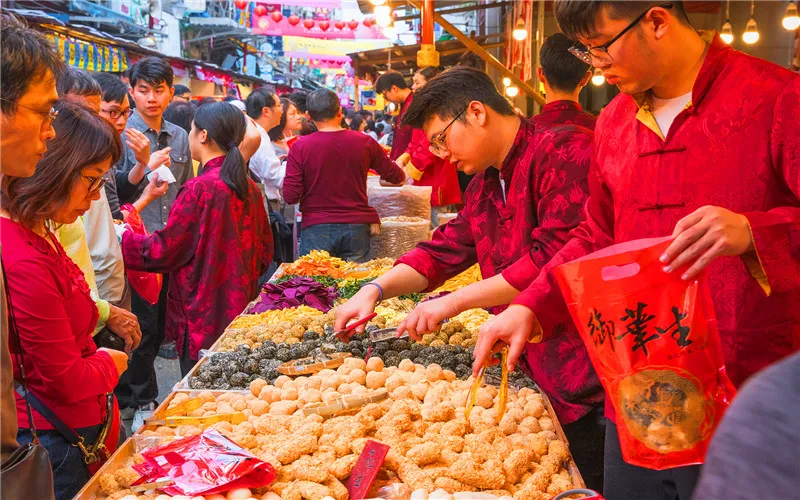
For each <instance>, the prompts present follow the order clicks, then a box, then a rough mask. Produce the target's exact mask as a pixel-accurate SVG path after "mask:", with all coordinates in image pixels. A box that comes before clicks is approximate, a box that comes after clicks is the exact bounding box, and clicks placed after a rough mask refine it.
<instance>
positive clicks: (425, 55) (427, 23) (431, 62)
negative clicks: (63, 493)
mask: <svg viewBox="0 0 800 500" xmlns="http://www.w3.org/2000/svg"><path fill="white" fill-rule="evenodd" d="M416 7H417V8H419V6H416ZM421 11H422V43H421V44H420V48H419V52H417V66H418V67H420V68H424V67H426V66H439V53H438V52H436V43H435V42H434V41H433V16H434V12H433V0H423V3H422V9H421ZM390 53H391V52H390Z"/></svg>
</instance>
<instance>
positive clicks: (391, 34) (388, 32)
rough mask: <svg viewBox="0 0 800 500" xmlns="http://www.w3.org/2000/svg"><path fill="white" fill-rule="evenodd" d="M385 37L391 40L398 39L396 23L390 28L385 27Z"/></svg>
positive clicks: (392, 23)
mask: <svg viewBox="0 0 800 500" xmlns="http://www.w3.org/2000/svg"><path fill="white" fill-rule="evenodd" d="M383 36H385V37H386V38H388V39H390V40H394V39H395V38H397V29H396V28H395V27H394V22H391V23H390V24H389V25H388V26H384V27H383Z"/></svg>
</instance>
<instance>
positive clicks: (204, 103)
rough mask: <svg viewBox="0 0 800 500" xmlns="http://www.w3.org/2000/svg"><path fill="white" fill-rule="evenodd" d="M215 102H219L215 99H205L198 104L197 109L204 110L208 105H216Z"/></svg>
mask: <svg viewBox="0 0 800 500" xmlns="http://www.w3.org/2000/svg"><path fill="white" fill-rule="evenodd" d="M215 102H217V100H216V99H214V98H213V97H210V96H209V97H203V98H202V99H200V104H198V105H197V107H198V108H202V107H203V106H205V105H206V104H214V103H215Z"/></svg>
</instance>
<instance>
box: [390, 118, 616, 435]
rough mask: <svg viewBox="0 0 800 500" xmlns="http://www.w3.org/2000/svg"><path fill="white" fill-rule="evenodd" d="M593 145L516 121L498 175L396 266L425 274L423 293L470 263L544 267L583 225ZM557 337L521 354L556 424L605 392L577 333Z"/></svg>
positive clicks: (489, 267) (495, 268)
mask: <svg viewBox="0 0 800 500" xmlns="http://www.w3.org/2000/svg"><path fill="white" fill-rule="evenodd" d="M591 138H592V133H591V132H590V131H589V130H586V129H583V128H581V127H576V126H574V125H566V126H563V127H552V128H546V127H542V128H536V127H534V125H533V124H532V123H530V122H527V121H523V120H520V129H519V132H518V133H517V136H516V138H515V140H514V144H513V146H512V148H511V151H510V152H509V153H508V156H507V157H506V159H505V161H504V162H503V165H502V167H501V168H500V170H498V169H496V168H493V167H492V168H489V169H488V170H486V171H485V172H483V173H480V174H478V175H476V176H475V178H474V179H473V180H472V182H471V183H470V185H469V187H468V188H467V191H466V196H465V198H466V203H465V206H464V208H463V209H462V210H461V211H460V212H459V214H458V217H456V218H455V219H454V220H453V221H451V222H449V223H447V224H446V225H444V226H442V227H440V228H439V229H437V230H436V232H435V233H434V235H433V239H432V240H431V241H429V242H423V243H420V244H419V245H418V246H417V248H416V249H414V250H412V251H411V252H409V253H407V254H406V255H404V256H402V257H401V258H400V259H399V260H398V261H397V263H398V264H400V263H402V264H407V265H409V266H411V267H412V268H414V269H415V270H416V271H417V272H419V273H421V274H422V275H424V276H425V277H426V278H427V279H428V284H429V290H433V289H435V288H436V287H438V286H439V285H441V284H442V283H444V282H445V281H446V280H447V279H448V278H450V277H452V276H455V275H457V274H458V273H460V272H462V271H464V270H465V269H467V268H468V267H470V266H471V265H473V264H475V263H476V262H477V263H478V264H479V265H480V269H481V274H482V275H483V277H484V278H489V277H491V276H494V275H496V274H498V273H499V272H501V271H502V270H503V269H505V268H506V267H508V266H509V265H511V264H512V263H513V262H515V261H516V260H517V259H519V258H521V257H522V256H524V255H528V254H529V255H531V256H533V258H534V259H535V261H536V262H537V263H538V265H540V266H544V265H545V264H546V263H547V261H548V260H550V258H551V257H552V256H553V255H555V254H556V253H557V252H558V250H559V249H560V248H561V246H562V245H563V244H564V242H565V241H566V237H567V233H568V232H569V231H570V230H571V229H572V228H574V227H575V226H576V225H577V224H578V222H579V221H580V219H581V207H582V206H583V203H584V201H585V199H586V196H587V185H586V173H587V170H588V167H589V157H590V148H591ZM501 180H502V183H501ZM502 184H505V189H503V186H502ZM560 333H563V335H556V336H554V340H555V341H554V342H543V343H540V344H530V345H529V347H528V350H527V353H526V354H527V359H528V363H529V365H530V368H531V371H532V375H533V378H534V380H535V381H536V383H537V384H539V386H540V387H541V388H542V389H543V390H544V391H545V392H546V393H547V395H548V396H549V397H550V399H551V401H552V404H553V407H554V409H555V410H556V413H557V414H558V418H559V420H560V421H561V422H563V423H570V422H573V421H575V420H577V419H578V418H580V417H582V416H583V415H585V414H586V413H588V412H589V411H590V410H591V409H592V408H593V407H594V406H596V405H597V404H600V403H601V402H602V401H603V390H602V388H601V386H600V383H599V381H598V379H597V375H596V374H595V372H594V370H593V369H592V366H591V363H590V362H589V358H588V354H587V352H586V349H585V348H584V346H583V344H582V343H581V340H580V337H579V336H578V333H577V330H576V329H575V328H574V327H573V326H572V325H565V324H564V325H561V326H560Z"/></svg>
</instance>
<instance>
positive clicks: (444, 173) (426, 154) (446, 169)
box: [406, 129, 461, 207]
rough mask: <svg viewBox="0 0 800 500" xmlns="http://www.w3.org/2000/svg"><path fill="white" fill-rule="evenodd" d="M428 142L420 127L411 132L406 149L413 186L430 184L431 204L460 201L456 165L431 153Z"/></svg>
mask: <svg viewBox="0 0 800 500" xmlns="http://www.w3.org/2000/svg"><path fill="white" fill-rule="evenodd" d="M429 146H430V142H429V141H428V138H427V137H426V136H425V132H424V131H423V130H422V129H414V130H413V131H412V132H411V143H410V144H409V145H408V149H407V150H406V151H407V152H408V154H409V155H411V164H412V165H414V168H415V169H416V172H413V173H412V174H411V177H412V178H413V179H414V185H415V186H431V188H432V189H431V206H432V207H441V206H442V205H455V204H460V203H461V188H460V187H459V185H458V173H456V167H455V165H454V164H452V163H450V162H449V161H448V160H444V159H442V158H439V157H438V156H436V155H435V154H433V153H431V150H430V147H429Z"/></svg>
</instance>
